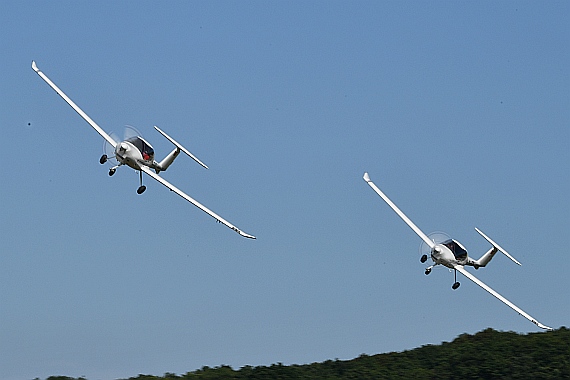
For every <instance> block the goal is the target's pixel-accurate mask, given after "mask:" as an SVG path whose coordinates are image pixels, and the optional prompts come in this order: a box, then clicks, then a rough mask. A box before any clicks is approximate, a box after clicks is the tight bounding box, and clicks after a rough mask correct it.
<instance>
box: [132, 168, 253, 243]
mask: <svg viewBox="0 0 570 380" xmlns="http://www.w3.org/2000/svg"><path fill="white" fill-rule="evenodd" d="M140 166H141V170H142V171H143V172H145V173H146V174H148V175H149V176H150V177H152V178H154V179H155V180H157V181H158V182H160V183H161V184H163V185H164V186H166V187H168V188H169V189H170V190H171V191H174V192H175V193H176V194H178V195H180V196H181V197H182V198H184V199H186V200H187V201H188V202H190V203H192V204H193V205H194V206H196V207H198V208H199V209H200V210H202V211H204V212H205V213H206V214H208V215H210V216H211V217H212V218H214V219H216V220H217V221H218V222H220V223H222V224H224V225H226V226H227V227H229V228H231V229H232V230H234V231H235V232H237V233H238V234H240V235H241V236H243V237H246V238H249V239H255V238H256V237H255V236H253V235H249V234H246V233H245V232H243V231H241V230H240V229H239V228H237V227H236V226H234V225H233V224H231V223H230V222H228V221H227V220H225V219H224V218H222V217H221V216H219V215H218V214H216V213H215V212H213V211H212V210H210V209H208V208H207V207H206V206H204V205H202V204H201V203H199V202H198V201H196V200H195V199H193V198H191V197H190V196H188V195H187V194H186V193H184V192H183V191H182V190H180V189H179V188H177V187H176V186H174V185H172V184H171V183H170V182H168V181H167V180H165V179H164V178H162V177H161V176H159V175H158V174H156V173H155V172H153V171H152V170H151V169H150V168H149V167H148V166H145V165H140Z"/></svg>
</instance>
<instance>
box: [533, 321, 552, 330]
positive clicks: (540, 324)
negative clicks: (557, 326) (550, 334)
mask: <svg viewBox="0 0 570 380" xmlns="http://www.w3.org/2000/svg"><path fill="white" fill-rule="evenodd" d="M536 325H537V326H538V327H540V328H541V329H544V330H546V331H554V329H553V328H552V327H548V326H546V325H543V324H542V323H540V322H536Z"/></svg>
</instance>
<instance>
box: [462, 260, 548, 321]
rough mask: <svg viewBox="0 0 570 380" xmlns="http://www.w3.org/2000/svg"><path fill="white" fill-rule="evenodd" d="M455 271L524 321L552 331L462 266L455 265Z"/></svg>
mask: <svg viewBox="0 0 570 380" xmlns="http://www.w3.org/2000/svg"><path fill="white" fill-rule="evenodd" d="M455 269H456V270H458V271H459V272H461V273H462V274H463V275H464V276H465V277H467V278H468V279H470V280H471V281H473V282H474V283H476V284H477V285H479V286H480V287H482V288H483V289H485V290H486V291H488V292H489V293H491V294H492V295H494V296H495V297H497V298H498V299H499V300H500V301H501V302H503V303H504V304H505V305H507V306H508V307H510V308H511V309H513V310H514V311H516V312H517V313H519V314H520V315H522V316H523V317H525V318H526V319H528V320H529V321H531V322H532V323H534V324H535V325H537V326H538V327H540V328H541V329H545V330H552V328H551V327H548V326H546V325H543V324H542V323H540V322H539V321H537V320H536V319H534V318H533V317H531V316H530V315H529V314H527V313H526V312H525V311H524V310H522V309H521V308H519V307H518V306H517V305H515V304H514V303H512V302H511V301H509V300H508V299H506V298H505V297H503V296H502V295H500V294H499V293H497V292H496V291H494V290H493V289H491V287H489V286H488V285H486V284H485V283H484V282H483V281H481V280H479V279H478V278H477V277H475V276H474V275H472V274H471V273H469V272H468V271H467V270H466V269H465V268H464V267H463V266H462V265H455Z"/></svg>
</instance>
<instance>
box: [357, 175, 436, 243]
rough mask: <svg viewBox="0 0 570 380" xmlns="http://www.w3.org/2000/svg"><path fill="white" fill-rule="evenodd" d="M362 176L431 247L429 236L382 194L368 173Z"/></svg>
mask: <svg viewBox="0 0 570 380" xmlns="http://www.w3.org/2000/svg"><path fill="white" fill-rule="evenodd" d="M362 178H363V179H364V180H365V181H366V183H367V184H368V185H370V187H371V188H372V190H374V191H375V192H376V193H377V194H378V195H380V197H381V198H382V199H384V201H385V202H386V203H387V204H388V206H390V207H391V208H392V210H394V212H395V213H396V214H398V216H399V217H400V218H402V220H403V221H404V222H406V224H407V225H408V226H409V227H410V228H411V229H412V230H413V231H414V232H415V233H416V234H417V235H418V236H419V237H420V238H421V239H422V240H423V241H425V242H426V244H427V245H428V246H429V247H430V248H433V247H434V246H435V244H434V242H433V241H431V240H430V239H429V237H428V236H427V235H426V234H424V233H423V231H422V230H420V229H419V228H418V226H416V225H415V224H414V222H412V221H411V220H410V218H408V217H407V216H406V215H405V214H404V213H403V212H402V210H400V209H399V208H398V206H396V205H395V204H394V202H392V201H391V200H390V198H388V197H387V196H386V194H384V193H383V192H382V190H380V189H379V188H378V186H376V185H375V184H374V182H372V180H371V179H370V176H369V175H368V173H364V176H363V177H362Z"/></svg>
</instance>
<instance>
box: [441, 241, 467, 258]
mask: <svg viewBox="0 0 570 380" xmlns="http://www.w3.org/2000/svg"><path fill="white" fill-rule="evenodd" d="M441 244H442V245H445V246H446V247H447V248H449V249H450V250H451V252H453V255H454V256H455V259H456V260H457V261H464V260H466V259H467V250H466V249H465V248H463V246H462V245H461V244H460V243H459V242H457V241H455V240H453V239H448V240H446V241H444V242H443V243H441Z"/></svg>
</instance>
